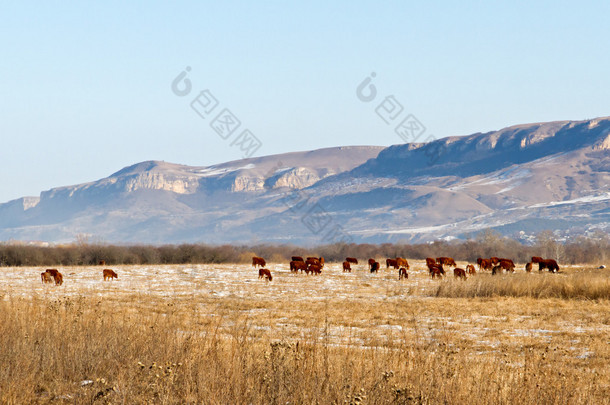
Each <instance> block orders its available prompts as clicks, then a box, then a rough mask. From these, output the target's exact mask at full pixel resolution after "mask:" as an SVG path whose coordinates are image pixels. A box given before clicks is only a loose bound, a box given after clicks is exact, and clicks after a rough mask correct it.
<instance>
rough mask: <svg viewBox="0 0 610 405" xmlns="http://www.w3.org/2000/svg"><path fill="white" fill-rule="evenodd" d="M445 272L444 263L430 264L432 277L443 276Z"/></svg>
mask: <svg viewBox="0 0 610 405" xmlns="http://www.w3.org/2000/svg"><path fill="white" fill-rule="evenodd" d="M444 274H445V270H444V269H443V266H442V265H438V264H437V265H436V266H430V275H431V276H432V279H435V278H443V275H444Z"/></svg>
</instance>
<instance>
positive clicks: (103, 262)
mask: <svg viewBox="0 0 610 405" xmlns="http://www.w3.org/2000/svg"><path fill="white" fill-rule="evenodd" d="M98 264H99V265H100V266H105V265H106V260H100V262H99V263H98Z"/></svg>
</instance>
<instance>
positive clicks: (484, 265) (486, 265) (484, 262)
mask: <svg viewBox="0 0 610 405" xmlns="http://www.w3.org/2000/svg"><path fill="white" fill-rule="evenodd" d="M492 267H493V265H492V264H491V260H489V259H481V263H480V264H479V270H491V268H492Z"/></svg>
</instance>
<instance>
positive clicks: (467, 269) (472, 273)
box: [466, 264, 477, 276]
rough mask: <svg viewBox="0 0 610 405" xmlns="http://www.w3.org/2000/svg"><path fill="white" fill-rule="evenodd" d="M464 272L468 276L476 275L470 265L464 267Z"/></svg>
mask: <svg viewBox="0 0 610 405" xmlns="http://www.w3.org/2000/svg"><path fill="white" fill-rule="evenodd" d="M466 271H467V272H468V274H470V275H473V276H474V275H475V274H477V272H476V270H475V269H474V266H473V265H472V264H469V265H467V266H466Z"/></svg>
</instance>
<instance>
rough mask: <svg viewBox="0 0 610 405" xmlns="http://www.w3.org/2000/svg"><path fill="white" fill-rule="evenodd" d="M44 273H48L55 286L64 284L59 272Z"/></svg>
mask: <svg viewBox="0 0 610 405" xmlns="http://www.w3.org/2000/svg"><path fill="white" fill-rule="evenodd" d="M46 272H47V273H49V274H50V275H51V277H53V280H55V285H62V284H63V283H64V276H62V274H61V273H60V272H59V270H57V269H47V270H46Z"/></svg>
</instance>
